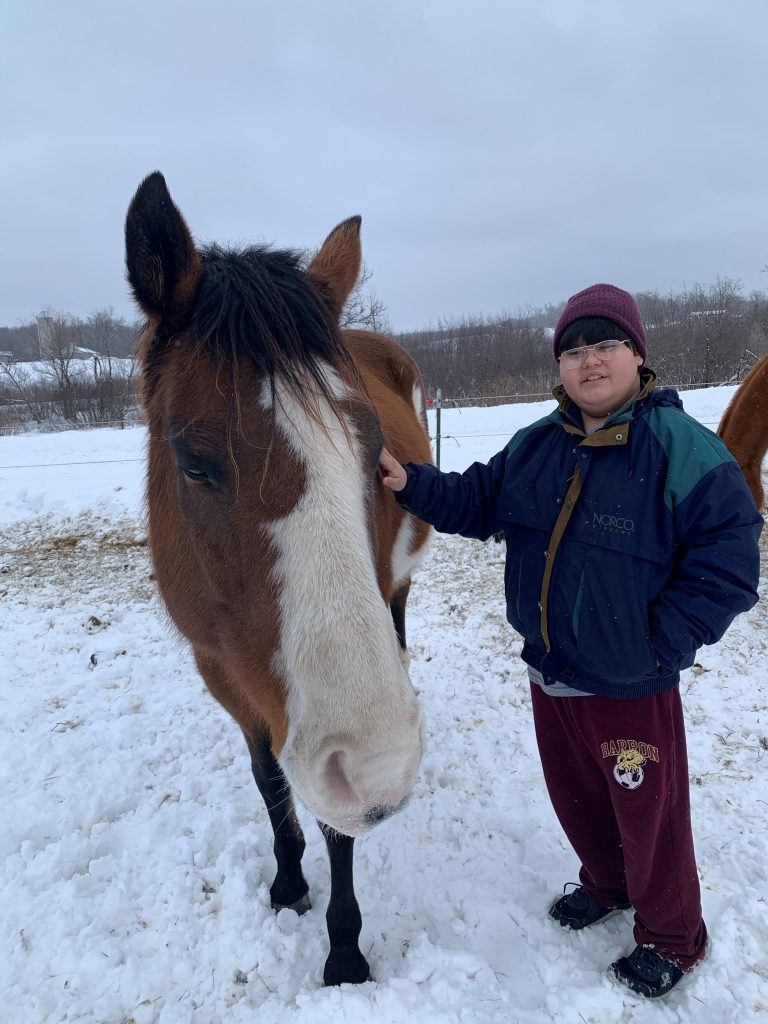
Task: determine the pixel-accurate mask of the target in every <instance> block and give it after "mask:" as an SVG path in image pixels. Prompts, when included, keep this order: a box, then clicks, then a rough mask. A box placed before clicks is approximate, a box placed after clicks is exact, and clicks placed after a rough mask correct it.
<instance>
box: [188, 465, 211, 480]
mask: <svg viewBox="0 0 768 1024" xmlns="http://www.w3.org/2000/svg"><path fill="white" fill-rule="evenodd" d="M181 472H182V473H183V474H184V476H185V477H186V478H187V480H192V481H193V482H194V483H196V484H209V483H210V482H211V479H210V477H209V476H208V474H207V473H206V472H205V471H204V470H202V469H185V468H184V467H182V469H181Z"/></svg>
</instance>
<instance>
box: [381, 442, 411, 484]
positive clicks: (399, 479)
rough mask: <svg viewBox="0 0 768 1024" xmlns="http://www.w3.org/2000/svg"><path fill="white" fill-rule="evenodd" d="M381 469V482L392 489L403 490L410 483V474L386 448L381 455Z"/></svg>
mask: <svg viewBox="0 0 768 1024" xmlns="http://www.w3.org/2000/svg"><path fill="white" fill-rule="evenodd" d="M379 469H380V470H381V482H382V483H383V484H384V486H385V487H388V488H389V489H390V490H391V491H402V489H403V488H404V487H405V485H406V484H407V483H408V474H407V473H406V472H405V470H404V469H403V467H402V466H401V465H400V463H399V462H398V461H397V459H396V458H394V457H393V456H392V455H390V454H389V452H388V451H387V449H386V448H384V449H383V451H382V453H381V455H380V456H379Z"/></svg>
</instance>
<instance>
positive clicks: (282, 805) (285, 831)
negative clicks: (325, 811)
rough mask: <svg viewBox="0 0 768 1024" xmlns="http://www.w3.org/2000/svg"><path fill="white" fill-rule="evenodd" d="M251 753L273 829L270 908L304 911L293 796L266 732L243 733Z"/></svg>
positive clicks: (299, 839) (301, 842)
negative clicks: (273, 867)
mask: <svg viewBox="0 0 768 1024" xmlns="http://www.w3.org/2000/svg"><path fill="white" fill-rule="evenodd" d="M245 740H246V743H247V744H248V750H249V751H250V754H251V768H252V769H253V777H254V779H255V780H256V785H257V786H258V787H259V792H260V793H261V795H262V797H263V798H264V803H265V804H266V805H267V813H268V814H269V820H270V821H271V822H272V831H273V832H274V833H275V842H274V847H273V849H274V852H275V860H276V861H277V874H276V875H275V880H274V882H273V883H272V885H271V886H270V889H269V895H270V897H271V900H272V908H273V909H274V910H283V909H286V908H287V909H289V910H295V911H296V913H297V914H305V913H306V912H307V911H308V910H309V909H310V908H311V906H312V904H311V903H310V901H309V895H308V893H309V886H308V885H307V883H306V880H305V878H304V875H303V873H302V870H301V858H302V856H303V854H304V847H305V846H306V843H305V841H304V833H303V832H302V831H301V826H300V825H299V821H298V818H297V817H296V808H295V807H294V804H293V797H292V796H291V790H290V787H289V785H288V783H287V782H286V781H285V776H284V775H283V773H282V770H281V768H280V765H279V764H278V763H277V761H276V759H275V755H274V754H273V753H272V747H271V744H270V741H269V736H268V734H267V733H266V732H255V733H253V734H252V735H250V736H249V735H246V737H245Z"/></svg>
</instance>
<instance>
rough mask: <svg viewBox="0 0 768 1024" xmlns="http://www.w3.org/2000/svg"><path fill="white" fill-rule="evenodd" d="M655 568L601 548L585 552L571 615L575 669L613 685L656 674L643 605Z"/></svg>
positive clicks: (647, 617)
mask: <svg viewBox="0 0 768 1024" xmlns="http://www.w3.org/2000/svg"><path fill="white" fill-rule="evenodd" d="M653 569H654V566H653V565H652V564H651V563H649V562H647V561H645V560H644V559H638V558H633V559H631V560H630V559H627V558H626V557H625V556H622V555H618V554H616V553H615V552H612V551H609V550H606V549H604V548H603V549H600V548H596V547H592V548H591V549H590V550H589V551H588V552H587V556H586V559H585V563H584V575H583V579H582V583H581V585H580V587H579V591H580V593H581V598H580V600H579V599H578V597H577V605H576V606H575V607H574V614H573V625H574V627H577V628H574V638H575V643H576V667H578V668H580V669H581V670H582V671H584V672H587V673H589V674H590V675H595V676H599V677H601V678H603V679H610V680H615V681H616V682H625V681H627V682H628V681H632V680H636V679H641V678H642V677H644V676H648V675H653V674H655V673H656V672H657V671H658V668H657V663H658V657H657V655H656V652H655V651H654V649H653V645H652V643H651V636H650V623H649V616H648V603H647V594H648V591H649V583H650V576H651V575H653ZM576 611H578V615H576Z"/></svg>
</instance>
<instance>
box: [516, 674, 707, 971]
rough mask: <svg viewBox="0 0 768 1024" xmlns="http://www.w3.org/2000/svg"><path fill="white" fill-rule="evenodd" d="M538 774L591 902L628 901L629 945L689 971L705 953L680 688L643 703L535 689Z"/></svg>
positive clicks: (705, 931)
mask: <svg viewBox="0 0 768 1024" xmlns="http://www.w3.org/2000/svg"><path fill="white" fill-rule="evenodd" d="M531 694H532V700H533V720H534V724H535V726H536V739H537V742H538V745H539V753H540V755H541V763H542V766H543V768H544V778H545V780H546V783H547V789H548V790H549V796H550V799H551V800H552V805H553V807H554V809H555V813H556V814H557V817H558V818H559V819H560V824H561V825H562V826H563V829H564V831H565V834H566V835H567V837H568V839H569V841H570V843H571V846H572V847H573V849H574V850H575V851H576V854H577V856H578V857H579V858H580V860H581V864H582V867H581V872H580V874H579V880H580V882H581V884H582V885H583V887H584V888H585V889H586V891H587V893H588V894H589V896H591V898H592V899H593V900H594V901H595V903H597V904H599V905H600V906H604V907H612V906H615V905H617V904H619V903H631V904H632V907H633V908H634V911H635V929H634V932H635V941H636V942H637V944H638V945H641V946H652V947H653V949H654V951H655V952H657V953H659V954H660V955H661V956H664V957H665V958H666V959H668V960H671V961H672V962H673V963H675V964H677V965H678V966H679V967H680V969H681V970H684V971H689V970H691V969H692V968H693V967H695V966H696V964H697V963H698V962H699V960H701V959H702V957H703V956H704V953H705V952H706V945H707V930H706V928H705V926H704V921H703V919H702V916H701V897H700V892H699V879H698V875H697V873H696V859H695V855H694V850H693V836H692V834H691V810H690V799H689V792H688V755H687V750H686V744H685V729H684V725H683V709H682V705H681V702H680V694H679V692H678V690H677V688H674V689H672V690H668V691H667V692H666V693H661V694H658V695H657V696H654V697H644V698H642V699H641V700H611V699H609V698H607V697H594V696H593V697H551V696H549V695H548V694H546V693H544V692H543V690H542V689H541V687H539V686H537V685H536V684H535V683H533V684H531Z"/></svg>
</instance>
